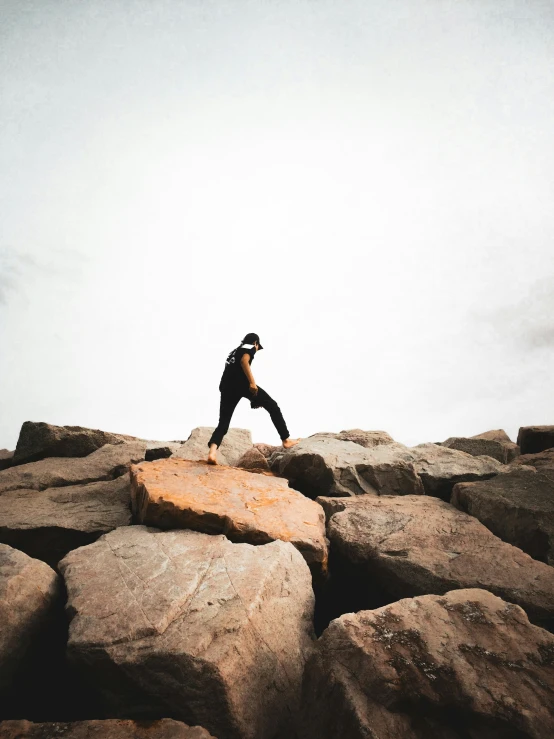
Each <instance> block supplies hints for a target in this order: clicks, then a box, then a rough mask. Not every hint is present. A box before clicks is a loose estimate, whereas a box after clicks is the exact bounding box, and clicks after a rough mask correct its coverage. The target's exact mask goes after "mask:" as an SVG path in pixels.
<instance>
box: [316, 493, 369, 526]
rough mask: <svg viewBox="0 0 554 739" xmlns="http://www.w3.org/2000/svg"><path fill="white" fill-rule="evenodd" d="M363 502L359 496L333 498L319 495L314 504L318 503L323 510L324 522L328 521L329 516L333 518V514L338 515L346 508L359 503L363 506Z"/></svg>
mask: <svg viewBox="0 0 554 739" xmlns="http://www.w3.org/2000/svg"><path fill="white" fill-rule="evenodd" d="M363 501H364V498H363V497H362V496H359V495H350V496H348V497H344V498H338V497H336V498H334V497H330V496H326V495H320V496H318V497H317V498H316V499H315V502H316V503H319V505H320V506H321V507H322V508H323V510H324V512H325V520H326V521H329V519H330V518H331V516H334V515H335V513H340V512H341V511H344V510H345V509H346V508H350V507H351V506H354V505H356V504H357V503H360V502H361V503H362V504H363Z"/></svg>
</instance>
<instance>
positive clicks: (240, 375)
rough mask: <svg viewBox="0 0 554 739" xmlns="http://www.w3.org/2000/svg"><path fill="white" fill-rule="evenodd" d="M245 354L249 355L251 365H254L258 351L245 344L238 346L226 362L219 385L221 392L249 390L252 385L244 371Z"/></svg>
mask: <svg viewBox="0 0 554 739" xmlns="http://www.w3.org/2000/svg"><path fill="white" fill-rule="evenodd" d="M245 354H248V356H249V357H250V359H249V360H248V363H249V364H252V360H253V359H254V355H255V354H256V349H255V348H254V347H253V346H252V345H251V344H244V345H243V346H238V347H237V348H236V349H233V351H232V352H231V353H230V354H229V356H228V357H227V359H226V360H225V369H224V370H223V375H222V376H221V382H220V383H219V389H220V390H229V389H232V390H247V389H248V387H249V385H250V383H249V381H248V377H247V376H246V373H245V371H244V370H243V369H242V365H241V360H242V358H243V356H244V355H245Z"/></svg>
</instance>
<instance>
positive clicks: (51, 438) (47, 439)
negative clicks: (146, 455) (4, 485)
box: [14, 421, 138, 464]
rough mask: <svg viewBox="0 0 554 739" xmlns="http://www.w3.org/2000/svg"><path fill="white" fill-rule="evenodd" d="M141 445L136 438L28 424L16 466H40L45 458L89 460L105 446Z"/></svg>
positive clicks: (20, 433)
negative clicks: (28, 464)
mask: <svg viewBox="0 0 554 739" xmlns="http://www.w3.org/2000/svg"><path fill="white" fill-rule="evenodd" d="M128 441H138V439H136V437H134V436H126V435H125V434H111V433H109V432H107V431H100V429H88V428H84V427H83V426H53V425H52V424H50V423H43V422H35V421H25V423H24V424H23V426H22V427H21V431H20V432H19V439H18V440H17V446H16V448H15V454H14V463H15V464H23V463H24V462H36V461H38V460H39V459H44V458H45V457H86V456H88V455H89V454H92V452H94V451H96V450H97V449H100V447H102V446H104V444H123V443H125V442H128Z"/></svg>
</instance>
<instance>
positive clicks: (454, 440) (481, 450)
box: [440, 436, 519, 464]
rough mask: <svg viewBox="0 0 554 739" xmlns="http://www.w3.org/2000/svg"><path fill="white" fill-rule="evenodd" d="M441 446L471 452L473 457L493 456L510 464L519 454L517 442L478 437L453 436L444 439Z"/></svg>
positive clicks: (502, 462)
mask: <svg viewBox="0 0 554 739" xmlns="http://www.w3.org/2000/svg"><path fill="white" fill-rule="evenodd" d="M440 446H445V447H447V448H448V449H457V450H458V451H459V452H465V453H466V454H471V455H472V456H473V457H492V458H493V459H496V460H497V461H498V462H500V463H501V464H508V463H509V462H511V461H512V460H513V459H515V458H516V457H517V456H518V454H519V447H518V446H517V444H512V443H511V442H509V443H508V442H502V441H496V440H495V439H483V438H476V437H470V438H465V437H462V436H451V437H450V438H449V439H447V440H446V441H443V442H442V443H441V445H440Z"/></svg>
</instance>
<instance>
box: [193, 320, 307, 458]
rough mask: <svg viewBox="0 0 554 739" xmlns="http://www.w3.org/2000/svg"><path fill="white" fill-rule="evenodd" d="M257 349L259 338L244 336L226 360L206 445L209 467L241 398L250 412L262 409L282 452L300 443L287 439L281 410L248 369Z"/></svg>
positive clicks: (297, 440)
mask: <svg viewBox="0 0 554 739" xmlns="http://www.w3.org/2000/svg"><path fill="white" fill-rule="evenodd" d="M260 349H263V346H262V345H261V344H260V337H259V336H258V334H246V336H245V337H244V339H243V340H242V341H241V344H240V346H238V347H237V348H236V349H233V351H232V352H231V353H230V354H229V356H228V357H227V360H226V362H225V369H224V371H223V375H222V377H221V382H220V383H219V390H220V392H221V404H220V409H219V423H218V425H217V428H216V429H215V431H214V432H213V434H212V436H211V438H210V440H209V442H208V446H209V448H210V451H209V453H208V462H209V463H210V464H217V459H216V453H217V449H218V447H219V445H220V444H221V442H222V441H223V437H224V436H225V434H226V433H227V431H229V426H230V424H231V418H232V416H233V413H234V411H235V408H236V407H237V405H238V403H239V400H240V399H241V398H247V399H248V400H250V405H251V407H252V408H265V410H266V411H267V412H268V413H269V415H270V417H271V420H272V421H273V424H274V426H275V428H276V429H277V433H278V434H279V436H280V438H281V441H282V442H283V446H284V447H285V449H290V447H291V446H294V445H295V444H297V443H298V442H299V441H300V439H291V438H290V436H289V431H288V429H287V424H286V423H285V419H284V418H283V414H282V413H281V409H280V408H279V406H278V405H277V403H276V402H275V401H274V400H273V398H272V397H270V396H269V395H268V394H267V393H266V391H265V390H264V389H263V388H261V387H259V386H258V385H256V381H255V380H254V375H253V374H252V370H251V369H250V365H251V364H252V360H253V359H254V356H255V354H256V352H257V351H259V350H260Z"/></svg>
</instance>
